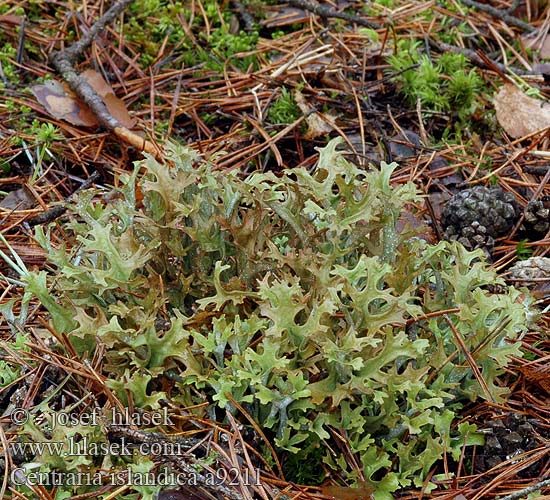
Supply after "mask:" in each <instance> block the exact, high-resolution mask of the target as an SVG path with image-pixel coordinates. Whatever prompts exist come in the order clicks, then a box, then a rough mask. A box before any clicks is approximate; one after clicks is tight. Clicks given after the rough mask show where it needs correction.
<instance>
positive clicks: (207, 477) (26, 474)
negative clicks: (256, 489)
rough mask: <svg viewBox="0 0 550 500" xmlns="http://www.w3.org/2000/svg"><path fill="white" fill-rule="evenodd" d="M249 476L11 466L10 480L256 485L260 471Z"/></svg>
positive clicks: (63, 483) (41, 483)
mask: <svg viewBox="0 0 550 500" xmlns="http://www.w3.org/2000/svg"><path fill="white" fill-rule="evenodd" d="M253 476H254V477H251V475H250V474H249V471H248V470H244V471H240V470H238V469H234V468H231V469H218V470H216V471H215V472H209V471H206V470H203V471H201V472H200V473H199V472H191V473H186V474H184V473H181V472H174V471H172V470H170V469H167V468H164V469H160V470H158V471H156V472H137V471H134V470H132V469H131V468H127V469H122V470H116V471H113V472H110V471H96V472H61V471H51V472H36V471H35V472H32V471H28V470H25V469H24V468H22V467H21V468H17V469H13V470H12V471H11V473H10V481H11V483H12V484H13V485H14V486H27V487H31V486H104V485H106V484H111V485H113V486H125V485H131V486H132V485H133V486H199V485H201V486H216V485H225V486H238V485H242V486H258V485H259V481H260V471H259V470H257V471H255V473H254V474H253Z"/></svg>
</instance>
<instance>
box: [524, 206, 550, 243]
mask: <svg viewBox="0 0 550 500" xmlns="http://www.w3.org/2000/svg"><path fill="white" fill-rule="evenodd" d="M549 229H550V200H545V199H543V200H534V201H530V202H529V203H527V206H526V207H525V210H524V212H523V222H522V225H521V232H522V234H524V235H525V236H526V237H528V238H529V239H532V240H537V239H540V238H544V236H545V235H546V233H547V232H548V230H549Z"/></svg>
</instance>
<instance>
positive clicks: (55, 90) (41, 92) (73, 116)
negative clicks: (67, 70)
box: [31, 80, 99, 127]
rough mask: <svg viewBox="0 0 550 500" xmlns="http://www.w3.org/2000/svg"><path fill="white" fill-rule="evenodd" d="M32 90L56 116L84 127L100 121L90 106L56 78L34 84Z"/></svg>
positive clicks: (39, 100)
mask: <svg viewBox="0 0 550 500" xmlns="http://www.w3.org/2000/svg"><path fill="white" fill-rule="evenodd" d="M31 92H32V93H33V94H34V97H36V100H37V101H38V102H39V103H40V104H42V106H44V107H45V108H46V111H47V112H48V113H50V114H51V115H52V116H54V117H55V118H59V119H60V120H65V121H68V122H69V123H72V124H73V125H77V126H83V127H95V126H97V125H98V123H99V122H98V121H97V118H96V117H95V115H94V114H93V113H92V112H91V111H90V108H88V106H86V104H84V103H83V102H81V101H80V100H79V99H77V97H76V96H75V95H74V94H73V93H72V92H71V91H70V90H68V89H66V88H65V87H64V86H63V85H62V84H61V83H59V82H58V81H56V80H48V81H46V83H44V84H39V85H33V86H32V87H31Z"/></svg>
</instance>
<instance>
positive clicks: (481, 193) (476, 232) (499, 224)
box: [441, 186, 520, 253]
mask: <svg viewBox="0 0 550 500" xmlns="http://www.w3.org/2000/svg"><path fill="white" fill-rule="evenodd" d="M519 215H520V208H519V205H518V203H517V201H516V198H515V197H514V195H513V194H511V193H508V192H505V191H503V190H502V189H501V188H499V187H493V188H487V187H483V186H475V187H472V188H469V189H465V190H463V191H460V192H459V193H457V194H455V195H454V196H453V197H452V198H451V199H450V200H449V201H448V202H447V204H446V205H445V207H444V209H443V212H442V214H441V223H442V225H443V229H444V235H445V238H446V239H448V240H450V241H459V242H460V243H462V244H463V245H464V246H465V247H466V248H467V249H469V250H472V249H474V248H483V249H484V250H485V251H486V252H488V253H490V252H491V250H492V248H493V246H494V243H495V238H498V237H500V236H503V235H505V234H506V233H507V232H508V231H510V229H512V227H513V226H514V224H515V223H516V222H517V220H518V217H519Z"/></svg>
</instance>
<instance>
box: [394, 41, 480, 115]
mask: <svg viewBox="0 0 550 500" xmlns="http://www.w3.org/2000/svg"><path fill="white" fill-rule="evenodd" d="M420 45H421V42H419V41H415V40H412V41H406V40H402V41H400V42H399V43H398V46H397V49H396V53H395V54H394V55H393V56H391V57H390V58H389V59H388V62H389V63H390V65H391V66H392V72H397V73H400V74H398V76H397V77H396V78H397V82H398V84H399V90H400V92H401V93H403V95H404V96H405V98H406V99H407V100H408V101H409V103H410V104H411V105H413V106H414V105H416V102H417V100H418V99H420V100H421V103H422V108H423V110H426V111H435V112H450V113H453V114H454V115H455V116H457V117H458V118H459V120H465V119H466V118H468V117H470V116H471V115H472V114H473V113H474V112H475V111H476V110H477V109H478V107H479V102H478V100H477V96H478V95H479V93H480V92H481V90H482V89H483V81H482V79H481V77H480V76H479V75H478V73H477V71H476V70H475V69H472V68H471V67H470V65H469V64H468V62H467V61H466V58H465V57H464V56H463V55H462V54H450V53H448V54H443V55H441V56H440V57H439V58H438V59H437V60H432V59H431V58H430V57H428V56H427V55H423V54H421V53H420V52H419V49H420Z"/></svg>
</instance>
